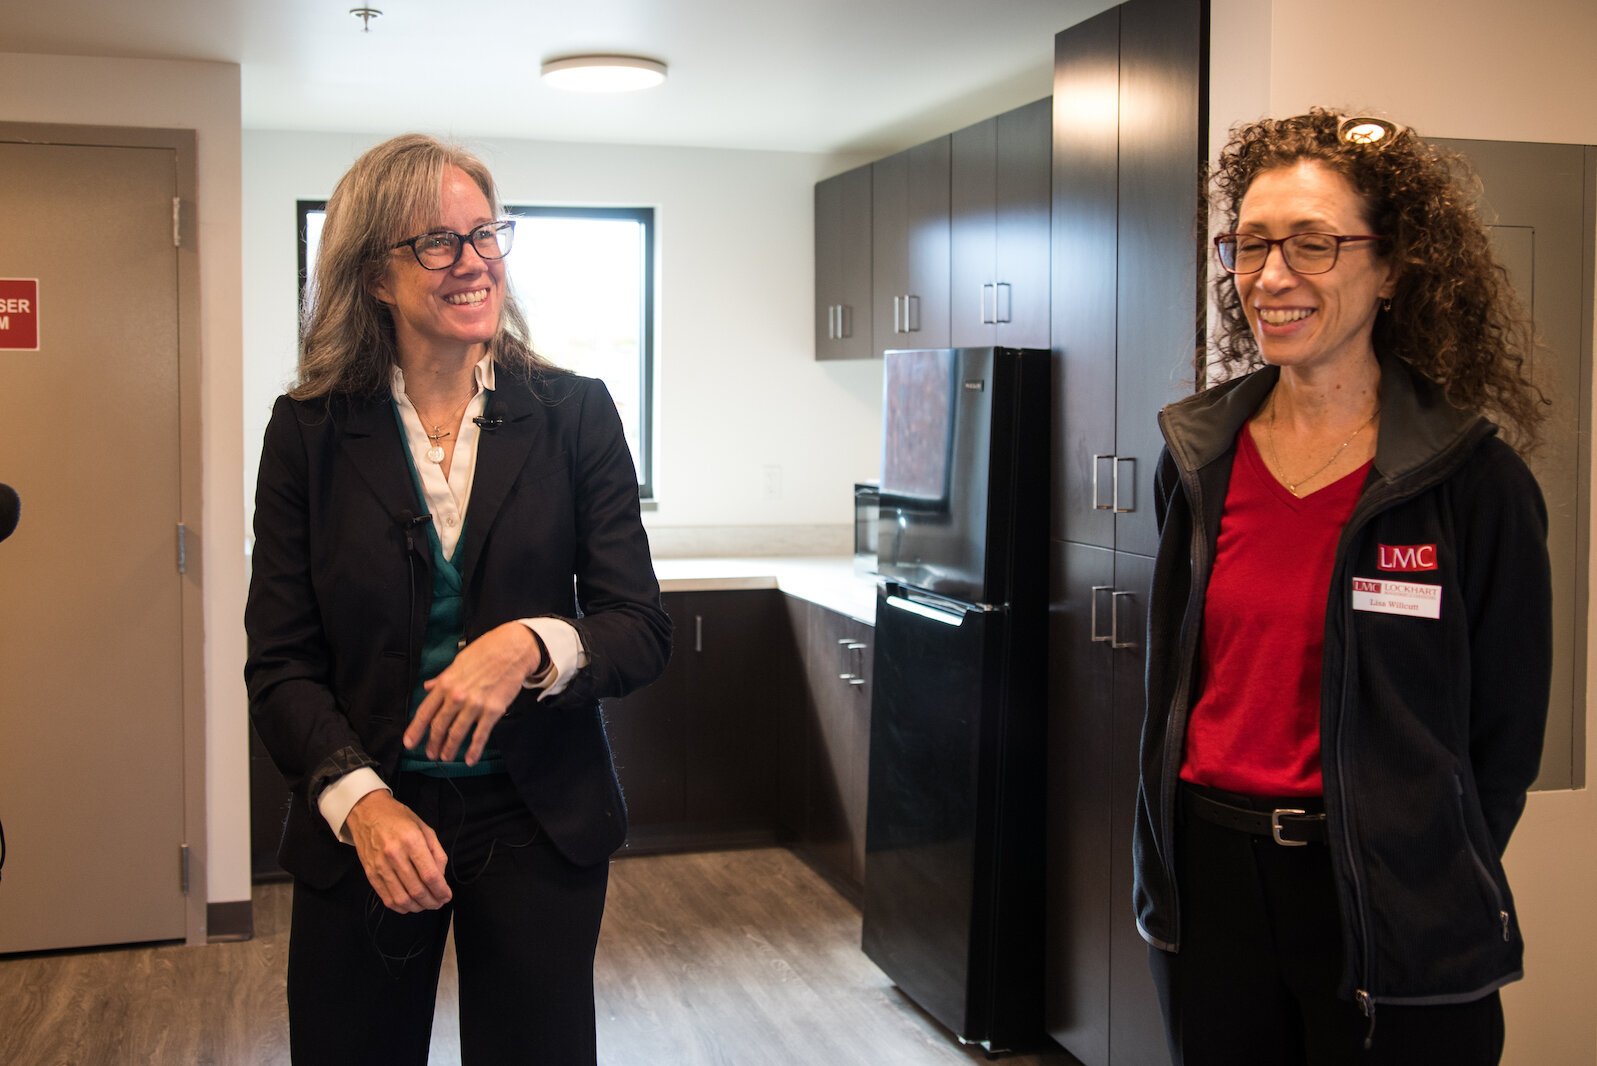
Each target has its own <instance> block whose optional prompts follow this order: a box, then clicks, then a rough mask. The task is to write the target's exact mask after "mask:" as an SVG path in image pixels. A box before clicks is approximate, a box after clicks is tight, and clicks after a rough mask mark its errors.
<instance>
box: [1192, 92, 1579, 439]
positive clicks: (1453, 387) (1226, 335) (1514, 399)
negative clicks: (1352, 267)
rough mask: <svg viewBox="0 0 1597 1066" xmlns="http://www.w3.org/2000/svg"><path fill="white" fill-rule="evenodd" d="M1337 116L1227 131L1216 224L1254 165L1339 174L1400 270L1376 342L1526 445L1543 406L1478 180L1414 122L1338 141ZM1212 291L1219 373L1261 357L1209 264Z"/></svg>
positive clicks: (1524, 322)
mask: <svg viewBox="0 0 1597 1066" xmlns="http://www.w3.org/2000/svg"><path fill="white" fill-rule="evenodd" d="M1341 123H1342V118H1341V116H1339V115H1337V114H1335V113H1333V112H1330V111H1326V110H1323V109H1320V108H1316V109H1314V110H1312V111H1310V112H1309V113H1308V114H1306V115H1295V116H1293V117H1291V118H1284V119H1261V120H1260V121H1258V122H1253V123H1249V124H1246V125H1241V126H1237V127H1234V128H1233V129H1232V131H1231V140H1230V143H1228V144H1227V145H1226V146H1225V148H1224V150H1223V151H1221V153H1220V160H1219V163H1218V164H1217V165H1216V166H1215V168H1214V170H1213V172H1212V174H1211V176H1210V184H1211V187H1212V190H1213V199H1214V209H1215V211H1216V212H1218V213H1219V215H1220V216H1221V217H1222V218H1223V219H1224V223H1223V229H1225V230H1227V231H1229V230H1234V229H1235V228H1236V224H1237V215H1238V212H1239V211H1240V209H1241V206H1242V198H1243V196H1244V195H1246V193H1247V191H1248V188H1249V186H1250V185H1252V183H1253V179H1254V178H1255V177H1257V176H1258V175H1259V174H1260V173H1261V172H1263V171H1266V170H1272V169H1275V168H1278V167H1285V166H1291V165H1293V164H1295V163H1297V162H1299V161H1302V160H1313V161H1315V162H1318V163H1321V164H1323V165H1324V166H1326V167H1329V168H1330V169H1331V170H1333V171H1335V172H1336V173H1338V174H1341V175H1342V176H1344V177H1345V178H1347V179H1348V181H1349V182H1350V183H1351V184H1352V186H1353V188H1354V189H1355V190H1357V191H1358V193H1359V194H1360V195H1361V196H1363V198H1364V201H1365V205H1366V214H1367V216H1368V221H1369V223H1370V225H1371V226H1372V227H1373V228H1372V229H1371V230H1370V232H1372V233H1379V234H1382V235H1383V236H1384V237H1385V239H1384V240H1383V241H1382V242H1381V246H1380V251H1381V254H1383V255H1387V256H1394V257H1396V260H1397V262H1398V263H1399V264H1400V268H1401V269H1400V272H1399V275H1398V280H1397V289H1396V291H1395V292H1394V293H1393V295H1392V301H1391V309H1390V310H1383V311H1382V312H1381V313H1380V314H1379V316H1378V317H1377V318H1376V321H1375V333H1374V343H1375V350H1376V351H1377V352H1378V353H1380V354H1382V355H1395V356H1397V357H1398V358H1400V359H1402V360H1403V361H1404V362H1405V363H1407V364H1408V365H1409V366H1411V367H1412V368H1414V370H1416V371H1417V372H1418V373H1420V374H1421V375H1423V376H1424V377H1426V378H1428V379H1429V380H1431V381H1433V382H1435V383H1436V384H1437V385H1439V386H1441V387H1442V390H1443V392H1444V394H1445V395H1446V397H1447V398H1448V400H1449V401H1450V402H1451V403H1453V404H1454V405H1456V406H1458V407H1461V408H1464V409H1466V410H1471V411H1477V412H1479V413H1481V414H1484V415H1486V416H1487V417H1489V418H1491V419H1492V420H1493V421H1495V422H1497V423H1498V424H1499V426H1500V427H1501V428H1502V429H1503V431H1504V436H1505V437H1506V438H1507V439H1508V440H1509V441H1510V442H1512V443H1513V444H1515V445H1516V446H1517V447H1519V448H1520V449H1521V450H1524V451H1528V450H1530V449H1532V448H1534V447H1535V445H1536V443H1537V441H1538V437H1539V427H1540V423H1541V420H1542V417H1543V411H1542V408H1543V407H1544V406H1545V405H1546V404H1547V402H1548V401H1547V400H1546V398H1545V397H1544V396H1543V394H1542V392H1541V390H1540V389H1539V388H1538V387H1537V386H1536V385H1535V383H1534V382H1533V381H1532V380H1531V377H1530V374H1529V370H1528V366H1527V360H1528V359H1529V358H1530V356H1531V354H1532V352H1533V350H1534V347H1535V331H1534V328H1533V326H1532V324H1531V321H1530V318H1529V316H1528V315H1527V314H1526V313H1525V311H1524V308H1523V305H1522V304H1521V302H1520V300H1519V297H1518V296H1517V295H1516V294H1515V292H1514V290H1513V288H1512V287H1511V286H1510V285H1509V283H1508V275H1507V272H1506V271H1505V270H1504V269H1503V268H1502V266H1501V265H1499V264H1498V263H1497V261H1496V260H1495V259H1494V258H1493V256H1492V250H1491V245H1490V243H1489V241H1488V239H1487V236H1486V228H1485V226H1484V225H1483V224H1482V222H1481V219H1480V216H1479V214H1478V213H1477V211H1476V208H1475V201H1476V199H1477V194H1478V185H1479V183H1478V180H1477V179H1475V177H1474V175H1473V173H1472V172H1471V171H1470V170H1469V168H1468V166H1467V165H1466V164H1465V163H1464V162H1463V160H1462V159H1460V158H1459V157H1458V156H1457V155H1455V154H1453V153H1450V152H1447V151H1444V150H1442V149H1440V148H1437V147H1436V146H1435V145H1431V144H1428V143H1426V142H1425V141H1424V140H1423V139H1422V138H1421V137H1419V136H1418V135H1417V134H1415V133H1414V132H1413V131H1412V130H1407V129H1403V128H1402V127H1397V129H1396V131H1395V135H1394V136H1391V137H1388V138H1386V139H1384V140H1382V141H1380V142H1377V143H1374V144H1360V143H1350V142H1348V141H1345V140H1343V138H1342V136H1341V135H1340V132H1339V127H1340V125H1341ZM1214 296H1215V304H1216V306H1217V307H1218V308H1219V314H1220V322H1219V328H1218V330H1217V331H1216V336H1215V342H1214V346H1215V350H1216V351H1215V354H1216V355H1217V356H1218V358H1217V360H1216V361H1217V362H1218V363H1219V364H1220V366H1221V368H1222V369H1223V373H1224V375H1225V376H1227V377H1229V376H1231V375H1233V374H1235V373H1238V372H1240V371H1243V370H1251V369H1254V368H1256V367H1258V366H1260V365H1262V363H1263V360H1262V358H1261V357H1260V355H1259V347H1258V343H1257V342H1256V341H1255V339H1254V336H1253V333H1252V331H1251V329H1250V328H1249V327H1248V322H1247V318H1246V316H1245V315H1244V314H1243V310H1242V302H1241V300H1240V298H1239V297H1238V296H1237V290H1236V286H1235V285H1234V284H1233V283H1232V280H1231V277H1230V275H1228V274H1225V273H1221V272H1216V276H1215V278H1214ZM1204 358H1205V357H1204V354H1203V353H1200V355H1199V359H1200V363H1201V362H1202V361H1203V360H1204ZM1199 370H1200V379H1201V374H1202V371H1203V367H1202V366H1201V365H1200V368H1199Z"/></svg>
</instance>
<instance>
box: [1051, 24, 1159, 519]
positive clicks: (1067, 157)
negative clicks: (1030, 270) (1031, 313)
mask: <svg viewBox="0 0 1597 1066" xmlns="http://www.w3.org/2000/svg"><path fill="white" fill-rule="evenodd" d="M1120 12H1121V8H1118V7H1117V8H1111V9H1109V10H1108V11H1105V12H1104V13H1103V14H1101V15H1098V16H1096V17H1094V18H1091V19H1089V20H1087V21H1086V22H1083V23H1081V24H1080V25H1078V26H1074V27H1072V28H1071V29H1069V30H1067V31H1066V32H1064V33H1061V34H1060V35H1059V36H1058V38H1057V39H1056V41H1055V45H1054V109H1053V118H1054V137H1053V153H1054V162H1053V220H1052V228H1053V286H1052V289H1053V344H1052V348H1053V350H1054V401H1053V437H1054V447H1053V456H1054V477H1053V499H1052V510H1053V514H1052V520H1051V522H1050V526H1049V528H1050V535H1051V536H1052V537H1053V538H1054V539H1055V540H1070V541H1077V542H1079V543H1083V544H1097V545H1100V546H1102V547H1105V548H1111V547H1113V546H1114V535H1115V529H1114V513H1113V511H1112V510H1111V509H1110V508H1111V507H1112V506H1113V491H1112V486H1113V479H1114V465H1115V464H1114V453H1115V351H1116V347H1115V346H1116V340H1115V329H1116V315H1115V300H1116V270H1117V267H1116V263H1117V261H1118V255H1119V251H1118V242H1119V236H1118V234H1119V224H1118V218H1117V213H1116V208H1117V204H1118V202H1119V195H1120V194H1119V150H1120V147H1119V145H1120V131H1119V91H1120ZM1147 416H1148V417H1149V418H1150V419H1151V418H1152V414H1151V412H1149V413H1148V414H1147Z"/></svg>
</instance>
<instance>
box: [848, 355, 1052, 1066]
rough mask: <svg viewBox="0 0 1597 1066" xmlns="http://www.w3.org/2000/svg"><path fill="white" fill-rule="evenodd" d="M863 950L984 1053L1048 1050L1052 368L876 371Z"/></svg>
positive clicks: (1019, 358) (1032, 361) (984, 363)
mask: <svg viewBox="0 0 1597 1066" xmlns="http://www.w3.org/2000/svg"><path fill="white" fill-rule="evenodd" d="M883 375H884V376H883V400H882V403H883V431H882V437H883V444H882V481H881V504H880V526H879V529H878V535H877V551H878V573H879V575H880V579H879V587H878V591H877V601H876V651H875V657H876V658H875V680H874V683H873V692H872V697H871V746H870V781H869V794H868V801H867V809H866V810H867V813H866V831H865V832H866V836H865V849H866V863H865V900H864V932H863V938H862V939H863V946H864V949H865V953H866V954H867V955H868V956H869V957H870V958H871V959H872V961H874V962H875V963H876V964H877V965H878V966H880V967H881V968H882V970H883V971H884V972H885V973H886V974H887V975H888V977H890V978H891V979H892V980H893V982H894V984H896V985H897V986H898V988H899V990H900V991H902V992H903V993H904V994H906V995H907V996H909V997H910V998H911V999H912V1000H914V1001H915V1002H916V1003H917V1004H918V1005H919V1006H920V1007H921V1008H922V1009H923V1010H925V1011H926V1012H927V1013H929V1014H931V1015H932V1017H934V1018H936V1019H937V1020H938V1021H939V1022H940V1023H942V1024H943V1025H944V1026H946V1027H947V1028H948V1029H950V1030H951V1031H952V1032H953V1033H954V1034H955V1036H957V1037H958V1038H959V1039H960V1040H961V1041H963V1042H965V1043H972V1044H979V1045H981V1046H982V1047H984V1048H986V1049H987V1050H988V1051H1000V1050H1011V1049H1015V1048H1023V1047H1030V1046H1034V1045H1035V1044H1036V1043H1038V1042H1039V1041H1040V1040H1041V1039H1042V1038H1043V1019H1042V974H1043V964H1042V889H1043V804H1044V796H1043V751H1044V697H1045V695H1046V668H1045V664H1044V651H1045V648H1046V629H1047V591H1048V565H1047V537H1048V528H1047V527H1048V501H1049V491H1048V485H1049V460H1048V448H1049V434H1048V411H1049V391H1050V387H1049V356H1048V353H1047V352H1045V351H1033V350H1020V349H1009V348H960V349H936V350H925V351H889V352H887V353H886V356H885V363H884V368H883Z"/></svg>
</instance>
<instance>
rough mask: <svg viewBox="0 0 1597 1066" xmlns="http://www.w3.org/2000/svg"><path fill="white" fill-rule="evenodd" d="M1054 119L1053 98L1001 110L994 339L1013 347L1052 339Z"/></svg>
mask: <svg viewBox="0 0 1597 1066" xmlns="http://www.w3.org/2000/svg"><path fill="white" fill-rule="evenodd" d="M1052 123H1053V101H1052V100H1051V99H1043V100H1037V101H1035V102H1033V103H1030V104H1027V105H1026V106H1025V107H1018V108H1016V109H1015V110H1013V111H1006V112H1005V113H1004V114H1002V115H999V116H998V169H997V174H996V178H997V188H996V197H995V213H994V225H995V227H996V232H997V247H998V251H997V256H998V269H997V275H996V289H995V291H994V293H993V302H994V307H993V310H994V317H995V318H997V320H998V332H997V336H996V337H995V338H994V343H996V344H1001V345H1003V346H1005V347H1009V348H1046V347H1048V343H1049V341H1048V335H1049V299H1050V297H1051V292H1050V287H1049V283H1048V282H1049V239H1050V235H1049V215H1050V214H1051V205H1050V202H1049V200H1050V191H1051V190H1050V184H1051V183H1050V177H1051V175H1052V173H1053V152H1052V149H1053V128H1052Z"/></svg>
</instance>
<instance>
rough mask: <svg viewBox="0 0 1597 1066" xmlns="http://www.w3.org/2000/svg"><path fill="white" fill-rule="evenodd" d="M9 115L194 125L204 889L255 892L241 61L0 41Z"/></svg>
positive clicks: (217, 893) (0, 77) (2, 94)
mask: <svg viewBox="0 0 1597 1066" xmlns="http://www.w3.org/2000/svg"><path fill="white" fill-rule="evenodd" d="M0 101H4V105H3V109H0V117H3V118H4V119H5V120H6V121H9V122H49V123H71V124H76V125H95V126H142V127H157V128H168V129H192V130H195V131H197V136H196V142H197V148H198V196H199V204H198V211H197V217H198V221H199V262H200V300H201V303H200V346H201V364H200V379H201V381H200V387H201V396H200V420H201V434H202V440H201V445H200V446H201V452H202V459H201V492H202V495H203V500H202V507H203V514H202V515H201V520H202V522H203V526H202V528H203V530H204V544H203V545H202V546H201V547H202V556H201V559H202V563H201V576H202V581H203V590H204V591H203V596H204V603H205V648H204V670H205V706H206V718H205V752H206V757H205V763H206V767H207V772H206V854H207V855H208V866H207V869H206V871H205V884H206V894H207V899H208V900H209V901H210V902H222V901H234V900H243V899H248V898H249V895H250V881H249V791H248V750H249V748H248V732H247V729H248V726H247V725H246V722H245V704H244V685H243V680H242V678H243V670H244V634H243V628H242V625H241V623H240V619H241V618H242V617H243V613H244V588H245V578H244V558H243V554H242V551H241V549H242V547H243V543H244V524H243V507H244V504H243V500H244V497H243V492H242V489H241V487H240V484H239V477H238V471H239V467H240V464H241V463H242V462H243V450H242V442H241V439H240V437H239V429H238V412H239V396H240V391H241V389H240V374H239V368H240V365H241V360H240V350H239V338H240V337H241V335H242V324H241V319H240V296H241V290H240V285H239V255H240V252H239V247H240V246H239V68H238V67H237V66H236V65H233V64H229V63H197V62H176V61H164V60H160V61H158V60H131V59H89V58H83V57H75V56H43V55H17V54H0Z"/></svg>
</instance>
